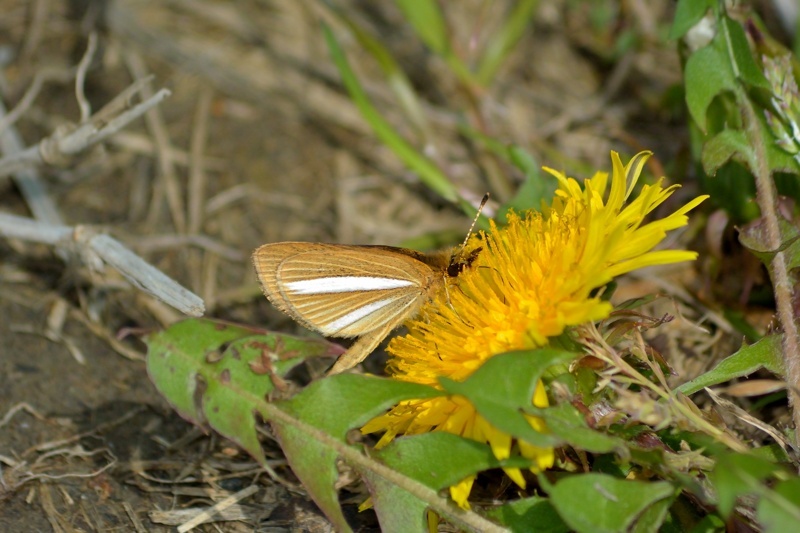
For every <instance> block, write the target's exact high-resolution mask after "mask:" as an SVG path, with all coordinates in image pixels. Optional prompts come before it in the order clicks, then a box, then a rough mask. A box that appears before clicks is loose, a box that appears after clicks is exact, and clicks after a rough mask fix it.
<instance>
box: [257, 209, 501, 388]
mask: <svg viewBox="0 0 800 533" xmlns="http://www.w3.org/2000/svg"><path fill="white" fill-rule="evenodd" d="M487 200H488V194H487V195H486V196H484V199H483V201H482V202H481V206H480V208H479V209H478V215H476V217H475V220H474V221H473V223H472V227H474V225H475V222H476V221H477V220H478V216H480V211H481V209H482V208H483V206H484V205H485V203H486V201H487ZM472 227H470V231H469V233H468V234H467V239H465V240H464V244H462V245H461V246H460V247H459V248H456V249H455V250H454V251H452V252H451V251H442V252H436V253H432V254H424V253H421V252H417V251H414V250H408V249H405V248H394V247H392V246H358V245H346V244H322V243H309V242H279V243H274V244H265V245H263V246H261V247H259V248H258V249H256V251H255V252H253V264H254V265H255V268H256V273H257V274H258V279H259V281H260V283H261V288H262V290H263V292H264V295H265V296H266V297H267V299H269V301H270V302H271V303H272V305H274V306H275V307H276V308H277V309H278V310H280V311H282V312H284V313H286V314H287V315H289V316H290V317H291V318H293V319H294V320H296V321H297V322H299V323H300V324H302V325H303V326H305V327H306V328H308V329H311V330H314V331H318V332H319V333H321V334H323V335H325V336H326V337H351V338H352V337H358V340H357V341H356V342H355V343H354V344H353V345H352V346H351V347H350V348H349V349H348V350H347V352H345V353H344V354H343V355H342V356H340V357H339V359H338V360H337V361H336V363H335V364H334V365H333V368H331V370H330V372H329V373H331V374H336V373H339V372H342V371H344V370H347V369H349V368H352V367H353V366H355V365H357V364H358V363H360V362H361V361H363V360H364V359H365V358H366V357H367V356H368V355H369V354H370V353H371V352H372V351H373V350H374V349H375V348H377V346H378V345H379V344H380V343H381V341H382V340H383V339H385V338H386V337H387V336H388V335H389V333H391V332H392V330H394V329H396V328H397V327H399V326H400V325H401V324H402V323H403V322H405V321H406V320H408V319H410V318H412V317H414V316H416V315H417V313H418V311H419V309H420V307H422V305H423V304H424V303H425V302H427V301H428V300H431V299H433V298H434V297H435V296H436V295H437V294H439V292H440V291H442V290H446V286H447V280H448V278H454V277H456V276H458V275H459V274H460V273H461V272H462V271H463V270H464V269H466V268H469V267H470V266H471V265H472V263H473V261H475V259H476V258H477V257H478V254H479V253H480V251H481V248H476V249H474V250H472V251H470V252H469V253H465V252H464V246H465V245H466V243H467V240H468V239H469V235H470V234H471V232H472Z"/></svg>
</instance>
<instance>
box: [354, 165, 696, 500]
mask: <svg viewBox="0 0 800 533" xmlns="http://www.w3.org/2000/svg"><path fill="white" fill-rule="evenodd" d="M649 156H650V153H649V152H642V153H640V154H638V155H636V156H635V157H634V158H633V159H632V160H631V161H630V162H629V163H628V164H627V165H622V162H621V161H620V159H619V156H618V155H617V154H616V153H615V152H612V153H611V159H612V168H613V171H612V174H611V180H610V185H611V189H610V191H608V194H606V192H607V188H608V185H609V176H608V174H607V173H600V172H598V173H597V174H595V176H593V177H592V178H590V179H587V180H585V181H584V183H583V187H581V186H580V185H579V184H578V182H577V181H576V180H574V179H573V178H568V177H567V176H565V175H564V174H562V173H560V172H556V171H554V170H550V169H547V170H548V172H550V173H551V174H553V175H554V176H555V177H556V179H557V180H558V182H559V188H558V190H557V192H556V196H555V199H554V201H553V203H552V205H551V206H546V207H545V208H544V209H543V212H542V213H539V212H536V211H528V212H527V213H525V214H524V215H522V216H520V215H517V214H515V213H511V214H510V215H509V216H508V225H507V226H506V227H504V228H498V227H497V226H496V225H495V224H494V222H492V223H491V227H490V230H489V231H488V232H486V233H481V235H480V236H477V237H474V238H472V239H470V242H469V243H468V245H467V250H465V252H466V253H469V251H471V250H474V249H476V248H477V247H479V246H480V247H482V250H481V252H480V254H479V255H478V256H477V258H476V259H475V261H474V262H473V263H472V265H471V268H469V269H466V270H465V271H464V272H462V273H461V274H460V275H459V276H458V277H457V278H455V279H453V280H451V281H449V287H448V290H447V291H446V292H445V293H444V294H441V295H439V296H438V297H437V298H435V299H434V300H433V301H431V302H430V303H428V304H426V306H425V307H424V308H423V309H422V311H421V313H420V315H419V317H418V318H417V319H415V320H413V321H411V322H410V323H409V324H408V329H409V331H408V334H407V335H405V336H402V337H396V338H394V339H393V340H392V341H391V343H390V344H389V347H388V351H389V353H390V354H391V355H392V356H393V357H392V358H391V359H390V361H389V365H388V369H389V372H390V374H391V375H392V377H393V378H394V379H399V380H403V381H409V382H414V383H422V384H426V385H431V386H433V387H439V381H438V380H439V378H440V377H442V376H445V377H448V378H450V379H453V380H457V381H463V380H464V379H466V378H467V377H468V376H469V375H470V374H472V373H473V372H474V371H475V370H477V369H478V368H480V366H481V365H482V364H483V363H484V361H486V360H487V359H488V358H490V357H492V356H493V355H495V354H498V353H502V352H507V351H511V350H519V349H527V348H537V347H542V346H544V345H546V344H547V343H548V339H550V338H551V337H556V336H558V335H561V334H562V333H563V332H564V331H565V329H566V328H569V327H571V326H577V325H579V324H583V323H586V322H590V321H596V320H600V319H603V318H605V317H607V316H608V315H609V313H610V312H611V310H612V307H611V304H610V303H608V302H605V301H603V300H601V299H600V298H599V297H598V296H593V295H592V291H594V290H595V289H597V288H599V287H602V286H603V285H605V284H607V283H608V282H610V281H611V280H612V279H613V278H614V277H615V276H618V275H620V274H623V273H626V272H630V271H631V270H634V269H637V268H641V267H644V266H650V265H656V264H665V263H674V262H678V261H687V260H691V259H694V258H695V257H696V253H695V252H688V251H653V248H654V247H655V246H656V245H657V244H658V243H659V242H661V241H662V240H663V239H664V238H665V237H666V232H667V231H669V230H671V229H675V228H678V227H681V226H684V225H685V224H687V222H688V219H687V217H686V213H687V212H688V211H689V210H691V209H692V208H694V207H696V206H697V205H698V204H699V203H700V202H702V201H703V200H704V199H705V198H706V197H705V196H702V197H698V198H695V199H694V200H692V201H691V202H689V203H687V204H686V205H685V206H683V207H682V208H680V209H678V210H677V211H676V212H674V213H672V214H671V215H669V216H667V217H666V218H663V219H659V220H656V221H653V222H649V223H647V224H645V223H644V222H643V221H644V218H645V216H646V215H647V214H648V213H650V212H651V211H653V209H655V208H656V207H657V206H658V205H660V204H661V203H662V202H664V200H666V199H667V198H668V197H669V196H670V195H671V194H672V193H673V192H674V191H675V189H676V188H677V187H678V186H677V185H674V186H671V187H668V188H663V187H662V186H661V183H662V180H659V181H658V182H657V183H656V184H654V185H645V186H644V187H643V188H642V191H641V193H640V194H639V196H638V197H636V198H635V199H633V200H631V201H630V202H627V201H628V199H629V197H630V196H631V193H632V191H633V188H634V186H635V185H636V181H637V180H638V178H639V175H640V173H641V171H642V168H643V165H644V163H645V161H646V160H647V158H648V157H649ZM626 202H627V203H626ZM532 402H533V404H534V405H535V406H537V407H546V406H547V405H548V401H547V395H546V392H545V389H544V386H543V385H542V384H541V383H540V384H539V386H537V387H536V392H535V394H534V398H533V399H532ZM529 422H530V423H531V425H532V426H533V428H534V429H536V430H537V431H541V432H546V431H547V428H546V426H545V424H544V422H543V421H542V420H541V419H539V418H536V417H529ZM377 431H383V432H384V435H383V436H382V438H381V440H380V441H379V443H378V446H383V445H385V444H387V443H388V442H390V441H391V440H392V439H393V438H394V437H395V436H397V435H399V434H406V435H415V434H420V433H425V432H428V431H447V432H450V433H454V434H456V435H461V436H462V437H466V438H470V439H474V440H476V441H479V442H485V443H487V444H488V445H489V446H490V447H491V449H492V452H493V453H494V455H495V457H497V458H498V459H505V458H507V457H509V456H510V455H511V451H512V449H513V447H514V446H515V445H516V448H517V449H518V450H519V453H520V454H521V455H523V456H524V457H527V458H529V459H531V460H532V461H533V467H532V468H531V470H532V471H533V472H538V471H541V470H544V469H546V468H549V467H550V466H552V464H553V461H554V452H553V450H552V449H551V448H541V447H536V446H532V445H530V444H528V443H526V442H524V441H519V442H516V443H515V442H514V439H512V438H511V436H510V435H508V434H506V433H504V432H502V431H499V430H498V429H496V428H495V427H493V426H492V425H491V424H490V423H489V422H487V421H486V420H485V419H484V418H483V417H482V416H480V415H479V414H478V413H477V411H476V410H475V408H474V407H473V406H472V404H470V403H469V402H468V401H467V400H466V399H465V398H463V397H460V396H448V397H439V398H434V399H429V400H408V401H404V402H401V403H400V404H399V405H397V406H395V407H394V408H392V409H391V410H390V411H389V412H387V413H386V414H384V415H382V416H379V417H377V418H375V419H373V420H371V421H370V422H369V423H367V424H366V425H365V426H364V427H363V428H362V432H364V433H372V432H377ZM505 471H506V473H507V474H508V475H509V477H510V478H511V479H512V480H513V481H514V482H515V483H517V484H518V485H519V486H520V487H523V488H524V486H525V480H524V478H523V477H522V473H521V472H520V470H519V469H517V468H507V469H505ZM473 481H474V476H470V477H469V478H467V479H464V480H463V481H461V482H460V483H458V484H456V485H454V486H453V487H451V488H450V495H451V497H452V498H453V500H454V501H456V502H457V503H458V504H459V505H460V506H462V507H465V508H468V506H469V504H468V503H467V497H468V496H469V493H470V490H471V488H472V484H473Z"/></svg>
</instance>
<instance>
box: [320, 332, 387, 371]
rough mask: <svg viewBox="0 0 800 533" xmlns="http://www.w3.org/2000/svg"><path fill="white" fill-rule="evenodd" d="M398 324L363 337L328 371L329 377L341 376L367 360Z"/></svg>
mask: <svg viewBox="0 0 800 533" xmlns="http://www.w3.org/2000/svg"><path fill="white" fill-rule="evenodd" d="M396 327H397V324H396V323H394V322H393V321H392V322H389V323H388V324H386V325H384V326H382V327H380V328H378V329H376V330H373V331H370V332H369V333H367V334H365V335H362V336H361V337H359V339H358V340H357V341H356V342H355V343H354V344H353V345H352V346H351V347H350V349H349V350H347V351H346V352H345V353H344V354H342V356H341V357H339V359H338V360H337V361H336V364H334V365H333V367H331V369H330V370H329V371H328V375H332V374H339V373H340V372H344V371H345V370H348V369H350V368H353V367H354V366H356V365H357V364H358V363H360V362H361V361H363V360H364V359H366V358H367V356H368V355H369V354H371V353H372V351H373V350H374V349H375V348H377V347H378V345H379V344H380V343H381V341H382V340H383V339H385V338H386V337H387V335H389V333H391V332H392V330H393V329H394V328H396Z"/></svg>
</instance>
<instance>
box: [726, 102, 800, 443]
mask: <svg viewBox="0 0 800 533" xmlns="http://www.w3.org/2000/svg"><path fill="white" fill-rule="evenodd" d="M736 96H737V99H738V101H739V106H740V109H741V110H742V115H743V118H744V126H745V132H746V133H747V137H748V140H749V144H750V146H751V147H752V150H751V151H749V152H748V153H747V154H746V155H747V158H748V166H749V167H750V171H751V172H752V173H753V176H754V177H755V184H756V201H757V203H758V207H759V208H760V209H761V219H762V221H763V226H764V229H765V237H766V244H767V246H768V247H769V249H770V250H780V248H781V234H780V226H779V225H778V216H779V215H778V203H777V198H778V193H777V191H776V189H775V183H774V182H773V180H772V176H771V175H770V171H769V164H768V160H767V147H766V144H765V140H764V136H763V133H762V131H761V128H760V124H759V121H758V117H757V116H756V110H755V109H754V108H753V104H752V102H751V101H750V99H749V98H748V97H747V95H746V94H745V92H744V89H742V88H739V89H738V90H737V95H736ZM768 268H769V274H770V279H771V280H772V286H773V290H774V292H775V303H776V307H777V311H778V319H779V320H780V323H781V326H782V328H783V346H782V355H783V365H784V368H785V373H786V375H785V379H786V382H787V384H788V387H787V388H788V395H789V405H790V407H791V408H792V421H793V422H794V428H795V439H794V441H795V442H800V389H798V387H800V338H799V337H798V329H797V323H796V322H795V319H794V310H793V307H792V299H793V286H792V282H791V280H790V278H789V268H788V265H787V262H786V254H785V253H784V252H782V251H778V252H776V253H775V256H774V257H773V258H772V261H771V262H770V264H769V267H768Z"/></svg>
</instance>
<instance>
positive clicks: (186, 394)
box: [146, 319, 343, 465]
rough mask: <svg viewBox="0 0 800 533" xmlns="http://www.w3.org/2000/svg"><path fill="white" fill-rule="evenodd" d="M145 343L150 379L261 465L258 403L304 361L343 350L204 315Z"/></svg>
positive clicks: (188, 412) (182, 410)
mask: <svg viewBox="0 0 800 533" xmlns="http://www.w3.org/2000/svg"><path fill="white" fill-rule="evenodd" d="M146 342H147V346H148V352H147V371H148V373H149V375H150V379H151V380H152V381H153V383H154V384H155V386H156V388H157V389H158V390H159V392H161V394H163V395H164V397H165V398H166V399H167V401H168V402H170V404H171V405H172V406H173V407H174V408H175V409H176V410H177V411H178V413H179V414H180V415H181V416H183V417H184V418H186V419H188V420H190V421H192V422H194V423H195V424H199V425H205V424H208V425H209V426H211V427H212V428H213V429H214V430H215V431H217V432H219V433H220V434H222V435H223V436H225V437H227V438H229V439H231V440H233V441H235V442H237V443H238V444H239V445H240V446H242V447H243V448H244V449H245V450H247V451H248V452H249V453H250V454H251V455H252V456H253V457H255V458H256V459H257V460H258V461H259V462H260V463H261V464H262V465H266V460H265V458H264V454H263V451H262V450H261V445H260V444H259V442H258V437H257V435H256V431H255V419H254V417H253V413H254V412H255V410H256V408H257V405H258V404H259V403H260V402H263V401H264V400H265V398H266V397H267V395H268V394H270V393H272V392H273V391H275V389H276V387H278V388H280V387H281V386H282V377H283V376H284V375H286V373H287V372H288V371H289V370H291V369H292V368H294V367H295V366H297V365H298V364H299V363H301V362H302V361H303V360H304V359H306V358H309V357H320V356H335V355H339V354H341V353H342V352H343V350H342V349H341V347H339V346H337V345H335V344H331V343H329V342H326V341H318V340H304V339H300V338H297V337H292V336H289V335H281V334H276V333H265V332H264V331H263V330H257V329H253V328H246V327H242V326H237V325H233V324H226V323H222V322H215V321H211V320H205V319H191V320H185V321H183V322H179V323H177V324H175V325H173V326H170V327H169V328H167V329H165V330H163V331H161V332H159V333H156V334H154V335H151V336H149V337H148V338H147V339H146Z"/></svg>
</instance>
